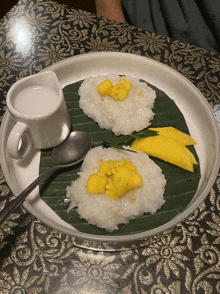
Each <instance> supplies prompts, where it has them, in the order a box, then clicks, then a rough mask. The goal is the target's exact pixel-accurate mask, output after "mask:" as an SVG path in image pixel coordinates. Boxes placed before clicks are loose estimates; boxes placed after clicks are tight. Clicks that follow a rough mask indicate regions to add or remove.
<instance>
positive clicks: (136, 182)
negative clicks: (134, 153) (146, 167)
mask: <svg viewBox="0 0 220 294" xmlns="http://www.w3.org/2000/svg"><path fill="white" fill-rule="evenodd" d="M142 186H143V181H142V177H141V175H140V174H139V173H137V169H136V167H135V165H134V164H133V163H132V162H131V161H128V160H126V159H125V158H122V160H120V161H113V160H111V159H110V160H108V161H106V162H103V163H101V164H100V167H99V172H96V173H95V174H93V175H90V176H89V178H88V181H87V183H86V188H87V190H88V191H89V193H90V194H99V193H101V194H102V193H103V194H106V195H107V196H109V197H111V198H112V199H114V200H117V199H119V198H120V197H123V196H124V195H126V194H127V193H128V192H130V191H131V190H134V189H138V188H141V187H142Z"/></svg>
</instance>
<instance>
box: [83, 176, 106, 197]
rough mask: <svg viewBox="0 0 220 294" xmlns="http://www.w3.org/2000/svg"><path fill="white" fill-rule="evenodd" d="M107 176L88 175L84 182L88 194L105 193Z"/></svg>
mask: <svg viewBox="0 0 220 294" xmlns="http://www.w3.org/2000/svg"><path fill="white" fill-rule="evenodd" d="M107 181H108V178H107V177H106V176H105V175H98V174H94V175H90V176H89V178H88V181H87V183H86V189H87V190H88V191H89V193H90V194H99V193H105V187H106V184H107Z"/></svg>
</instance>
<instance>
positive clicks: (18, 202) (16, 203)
mask: <svg viewBox="0 0 220 294" xmlns="http://www.w3.org/2000/svg"><path fill="white" fill-rule="evenodd" d="M56 169H57V166H55V165H53V166H52V167H51V168H49V169H47V170H45V171H44V172H43V173H42V174H41V175H40V176H39V177H38V178H36V180H34V181H33V182H32V183H31V184H30V185H29V186H28V187H27V188H26V189H25V190H24V191H23V192H21V193H20V194H19V195H18V196H17V197H16V198H15V199H14V200H13V201H11V202H9V204H8V205H7V206H6V207H5V208H4V209H3V210H2V211H0V224H2V223H3V221H4V220H5V219H6V218H7V217H8V215H9V214H10V213H12V212H13V211H14V210H15V209H16V208H17V207H19V206H20V205H21V204H22V203H23V202H24V200H25V198H26V197H27V196H28V195H29V194H30V193H31V192H32V191H33V190H34V189H35V188H36V187H37V186H38V184H39V183H40V182H41V181H42V180H43V179H45V178H46V177H48V176H50V175H51V174H52V173H53V172H54V171H55V170H56Z"/></svg>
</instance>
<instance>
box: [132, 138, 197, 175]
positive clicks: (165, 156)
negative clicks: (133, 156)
mask: <svg viewBox="0 0 220 294" xmlns="http://www.w3.org/2000/svg"><path fill="white" fill-rule="evenodd" d="M131 148H132V149H133V150H140V151H142V152H144V153H147V154H148V155H149V156H154V157H157V158H160V159H162V160H164V161H166V162H169V163H171V164H174V165H176V166H179V167H181V168H183V169H185V170H188V171H190V172H194V167H193V164H197V161H196V159H195V157H194V155H193V154H192V153H191V152H190V151H189V149H188V148H186V147H185V146H184V145H183V144H179V143H178V141H175V140H172V139H170V138H166V137H165V136H163V135H157V136H152V137H146V138H137V139H136V140H135V141H134V142H133V143H132V145H131Z"/></svg>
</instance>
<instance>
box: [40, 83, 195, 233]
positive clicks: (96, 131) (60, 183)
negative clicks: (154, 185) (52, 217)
mask: <svg viewBox="0 0 220 294" xmlns="http://www.w3.org/2000/svg"><path fill="white" fill-rule="evenodd" d="M81 83H82V81H79V82H76V83H74V84H71V85H67V86H66V87H65V88H64V89H63V92H64V97H65V101H66V104H67V107H68V110H69V113H70V116H71V120H72V125H73V131H76V130H81V131H86V132H88V133H90V134H91V135H92V137H93V140H94V147H96V146H100V145H102V143H103V141H108V140H109V139H111V138H114V137H115V136H114V134H113V133H112V132H111V131H109V130H105V129H101V128H100V127H99V126H98V124H97V123H96V122H94V121H93V120H92V119H90V118H88V117H87V116H86V115H84V113H83V111H82V110H81V109H80V108H79V95H78V89H79V87H80V85H81ZM150 86H151V87H152V88H153V89H155V91H156V93H157V98H156V100H155V106H154V113H155V116H154V119H153V121H152V124H151V127H167V126H173V127H174V128H176V129H178V130H180V131H182V132H184V133H187V134H189V130H188V127H187V125H186V122H185V119H184V117H183V115H182V113H181V112H180V110H179V109H178V107H177V106H176V104H175V102H174V101H173V100H172V99H171V98H169V97H168V96H167V95H166V94H165V93H164V92H162V91H161V90H159V89H157V88H156V87H154V86H153V85H150ZM189 149H190V151H191V152H193V154H194V156H195V157H196V159H197V161H198V156H197V154H196V152H195V148H194V146H190V147H189ZM152 160H154V161H155V162H156V164H158V165H159V166H160V167H161V168H162V170H163V173H164V175H165V177H166V180H167V185H166V188H165V194H164V198H165V200H166V202H165V204H164V205H163V206H162V208H161V209H160V210H158V211H157V212H156V213H155V214H153V215H151V214H149V213H146V214H144V215H142V216H140V217H138V218H136V219H134V220H130V222H129V223H128V224H126V225H124V224H121V225H119V230H117V231H114V232H111V233H109V232H107V231H106V230H105V229H101V228H98V227H96V226H94V225H90V224H89V223H88V222H87V221H86V220H84V219H81V218H80V217H79V215H78V213H77V211H76V209H75V208H74V209H72V210H71V211H70V213H67V209H68V206H69V202H68V199H67V198H66V187H67V186H69V185H70V184H71V181H73V180H75V179H77V177H78V175H77V172H79V170H80V166H81V163H80V164H78V165H77V166H74V167H72V168H70V169H67V170H62V171H58V172H56V173H54V174H53V175H52V176H51V177H50V178H48V179H46V180H45V181H44V182H43V183H42V184H41V185H40V195H41V198H42V199H43V200H44V201H45V202H46V203H47V204H48V205H49V206H50V207H51V208H52V209H53V210H54V211H55V212H56V213H57V214H58V215H59V216H60V217H61V218H62V219H63V220H64V221H66V222H67V223H69V224H71V225H73V226H74V227H75V228H76V229H78V230H79V231H81V232H84V233H88V234H96V235H116V236H121V235H127V234H135V233H140V232H144V231H147V230H150V229H153V228H156V227H158V226H161V225H163V224H165V223H167V222H169V221H170V220H172V219H173V218H174V217H175V216H176V215H177V214H179V213H181V212H182V211H183V210H184V209H185V208H186V207H187V205H188V204H189V203H190V201H191V200H192V198H193V196H194V194H195V192H196V190H197V187H198V184H199V180H200V168H199V165H195V166H194V168H195V171H194V173H191V172H188V171H185V170H183V169H181V168H179V167H176V166H174V165H171V164H169V163H166V162H163V161H161V160H160V159H157V158H153V157H152ZM50 166H51V150H42V152H41V160H40V173H41V172H43V171H44V170H45V169H47V168H49V167H50ZM155 180H156V179H155Z"/></svg>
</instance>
